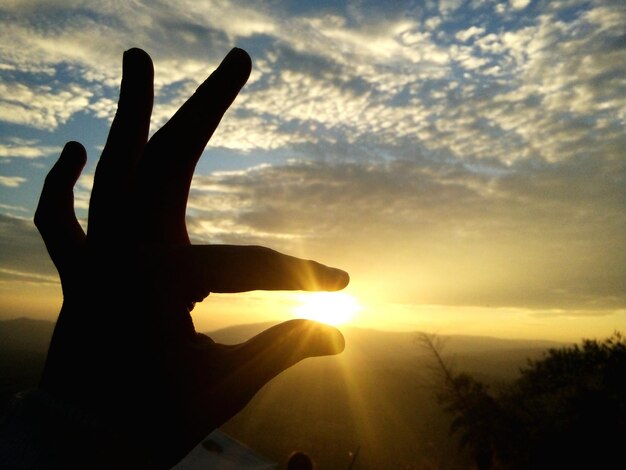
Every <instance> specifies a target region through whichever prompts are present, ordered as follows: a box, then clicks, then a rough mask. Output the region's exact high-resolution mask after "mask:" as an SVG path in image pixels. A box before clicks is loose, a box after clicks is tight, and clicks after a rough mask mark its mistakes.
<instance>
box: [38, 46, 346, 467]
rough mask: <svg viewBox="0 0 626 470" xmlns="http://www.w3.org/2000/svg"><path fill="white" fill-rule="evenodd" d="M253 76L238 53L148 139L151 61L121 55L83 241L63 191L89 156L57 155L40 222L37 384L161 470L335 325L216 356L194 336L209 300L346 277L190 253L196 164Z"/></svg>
mask: <svg viewBox="0 0 626 470" xmlns="http://www.w3.org/2000/svg"><path fill="white" fill-rule="evenodd" d="M249 73H250V61H249V57H248V56H247V54H246V53H245V52H243V51H241V50H237V49H235V50H233V51H231V53H230V54H229V55H228V56H227V58H226V59H225V60H224V61H223V63H222V64H221V65H220V67H219V68H218V69H217V70H216V71H215V72H214V73H213V74H212V75H211V76H210V77H209V78H208V79H207V81H206V82H205V83H204V84H203V85H202V86H201V87H200V88H199V89H198V91H197V92H196V93H195V94H194V96H193V97H192V98H190V99H189V101H188V102H187V103H186V104H185V105H184V106H183V107H182V108H181V109H180V110H179V111H178V112H177V113H176V115H175V116H174V117H173V118H172V119H171V120H170V121H169V122H168V123H167V124H166V125H165V126H164V127H163V128H162V129H160V130H159V131H158V132H157V133H156V134H155V135H154V136H153V137H152V138H151V139H150V140H149V141H148V130H149V122H150V115H151V110H152V99H153V92H152V77H153V70H152V62H151V60H150V58H149V56H148V55H147V54H145V53H144V52H143V51H140V50H137V49H135V50H131V51H128V52H127V53H126V54H125V58H124V76H123V80H122V87H121V94H120V102H119V105H118V112H117V115H116V117H115V120H114V122H113V124H112V127H111V131H110V134H109V138H108V140H107V144H106V146H105V149H104V151H103V154H102V156H101V159H100V161H99V163H98V168H97V170H96V175H95V181H94V189H93V192H92V197H91V202H90V208H89V231H88V233H87V235H85V234H84V232H83V230H82V228H81V227H80V225H79V224H78V222H77V220H76V217H75V215H74V209H73V195H72V188H73V185H74V183H75V182H76V180H77V178H78V176H79V174H80V172H81V170H82V167H83V166H84V164H85V160H86V155H85V150H84V148H83V147H82V146H81V145H80V144H77V143H74V142H73V143H69V144H68V145H66V147H65V149H64V151H63V153H62V155H61V158H60V159H59V161H58V162H57V164H56V165H55V166H54V167H53V169H52V170H51V171H50V173H49V175H48V177H47V179H46V184H45V185H44V189H43V192H42V196H41V199H40V203H39V206H38V209H37V213H36V216H35V222H36V225H37V227H38V228H39V230H40V232H41V234H42V236H43V238H44V241H45V243H46V246H47V248H48V251H49V253H50V256H51V258H52V260H53V261H54V263H55V265H56V266H57V269H58V271H59V274H60V276H61V283H62V286H63V293H64V303H63V307H62V310H61V314H60V316H59V320H58V323H57V327H56V329H55V334H54V337H53V341H52V344H51V347H50V351H49V354H48V359H47V362H46V368H45V371H44V375H43V378H42V383H41V387H42V388H43V389H45V390H46V391H48V392H49V393H51V394H52V395H53V396H56V397H58V398H60V399H63V400H66V401H68V402H69V403H71V404H73V405H75V406H77V407H79V408H81V409H84V410H86V411H87V412H89V413H92V414H93V415H94V416H96V417H97V418H98V419H100V420H102V421H103V422H104V423H105V425H107V426H114V425H115V424H114V423H117V424H118V425H119V423H124V424H123V429H122V430H121V431H119V432H120V434H121V438H122V439H128V440H130V439H132V440H133V441H134V442H135V443H138V445H137V447H138V448H140V449H142V450H143V451H149V452H150V453H151V454H152V455H153V458H154V461H153V462H152V463H153V464H154V466H155V467H163V468H167V467H169V466H171V465H172V464H174V463H175V462H176V461H178V460H179V459H180V458H181V457H183V456H184V455H185V454H186V453H187V452H188V451H189V450H190V449H191V448H192V447H193V446H194V445H195V444H196V443H197V442H198V441H199V440H200V439H202V437H204V436H205V435H206V434H207V433H208V432H210V431H211V430H212V429H214V428H215V427H217V426H219V425H221V424H222V423H224V422H225V421H226V420H228V419H229V418H230V417H232V416H233V415H234V414H236V413H237V412H238V411H239V410H240V409H241V408H243V406H245V404H246V403H248V401H249V400H250V399H251V398H252V397H253V396H254V394H255V393H256V392H257V391H258V390H259V389H260V388H261V387H262V386H263V385H264V384H265V383H267V382H268V381H269V380H271V379H272V378H273V377H274V376H276V375H277V374H279V373H280V372H281V371H283V370H284V369H286V368H288V367H290V366H291V365H293V364H295V363H296V362H298V361H300V360H302V359H304V358H305V357H310V356H317V355H325V354H335V353H338V352H340V351H341V350H342V349H343V338H342V337H341V334H340V333H339V332H338V331H337V330H335V329H334V328H330V327H327V326H323V325H320V324H316V323H312V322H307V321H300V320H296V321H291V322H285V323H283V324H281V325H278V326H276V327H273V328H270V329H269V330H266V331H265V332H263V333H261V334H260V335H258V336H257V337H255V338H253V339H251V340H249V341H248V342H246V343H243V344H240V345H236V346H225V345H220V344H216V343H214V342H213V341H212V340H211V339H210V338H208V337H207V336H205V335H202V334H199V333H197V332H196V331H195V329H194V326H193V322H192V320H191V316H190V314H189V311H190V309H191V308H192V305H193V302H197V301H200V300H202V299H203V298H204V297H206V296H207V295H208V294H209V293H210V292H243V291H248V290H254V289H265V290H277V289H306V290H313V289H315V290H319V289H322V290H335V289H340V288H343V287H344V286H345V285H346V284H347V282H348V278H347V275H346V273H344V272H343V271H340V270H337V269H333V268H328V267H326V266H323V265H320V264H318V263H315V262H313V261H307V260H300V259H297V258H293V257H290V256H286V255H282V254H280V253H278V252H275V251H273V250H269V249H267V248H262V247H250V246H247V247H242V246H225V245H224V246H220V245H209V246H193V245H191V244H190V243H189V238H188V236H187V231H186V226H185V207H186V202H187V197H188V193H189V187H190V184H191V178H192V176H193V171H194V168H195V165H196V162H197V160H198V159H199V157H200V155H201V154H202V151H203V149H204V147H205V145H206V143H207V142H208V140H209V138H210V137H211V135H212V134H213V132H214V130H215V128H216V127H217V125H218V124H219V121H220V119H221V117H222V115H223V114H224V112H225V111H226V109H227V108H228V107H229V106H230V104H231V103H232V101H233V100H234V99H235V97H236V95H237V93H238V92H239V90H240V88H241V87H242V86H243V84H244V83H245V81H246V80H247V77H248V75H249Z"/></svg>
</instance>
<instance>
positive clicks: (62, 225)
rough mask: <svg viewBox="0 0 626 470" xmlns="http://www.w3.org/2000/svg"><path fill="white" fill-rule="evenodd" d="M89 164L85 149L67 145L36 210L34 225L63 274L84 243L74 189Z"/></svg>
mask: <svg viewBox="0 0 626 470" xmlns="http://www.w3.org/2000/svg"><path fill="white" fill-rule="evenodd" d="M86 162H87V153H86V151H85V148H84V147H83V146H82V145H81V144H79V143H78V142H68V143H67V144H66V145H65V147H64V148H63V151H62V152H61V156H60V157H59V160H58V161H57V162H56V163H55V164H54V166H53V167H52V169H51V170H50V172H49V173H48V176H46V181H45V183H44V185H43V190H42V191H41V196H40V198H39V204H38V205H37V210H36V211H35V225H36V227H37V229H38V230H39V233H40V234H41V236H42V238H43V241H44V243H45V244H46V248H47V249H48V253H49V254H50V257H51V258H52V261H53V262H54V264H55V266H56V267H57V269H58V270H59V273H60V274H61V275H62V274H63V271H64V270H65V269H66V268H67V267H68V264H69V263H70V262H71V261H70V260H71V259H73V258H74V256H75V254H76V253H77V252H78V250H79V249H80V248H81V247H82V246H83V244H84V242H85V232H84V231H83V229H82V227H81V226H80V224H79V223H78V220H77V219H76V214H75V212H74V192H73V188H74V185H75V184H76V181H77V180H78V177H79V176H80V173H81V171H82V169H83V167H84V166H85V163H86Z"/></svg>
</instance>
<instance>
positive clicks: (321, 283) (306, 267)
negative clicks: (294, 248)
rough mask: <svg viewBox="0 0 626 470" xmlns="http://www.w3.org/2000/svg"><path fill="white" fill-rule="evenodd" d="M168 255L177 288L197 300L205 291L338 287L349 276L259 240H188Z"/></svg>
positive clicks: (169, 270)
mask: <svg viewBox="0 0 626 470" xmlns="http://www.w3.org/2000/svg"><path fill="white" fill-rule="evenodd" d="M166 256H167V258H166V260H165V263H166V264H169V266H168V268H169V269H168V270H167V271H168V272H169V273H170V274H171V276H172V278H173V281H172V282H175V283H176V285H177V286H179V288H180V290H181V291H184V292H180V293H181V294H183V295H185V296H187V297H188V298H192V299H199V300H201V299H202V298H204V297H206V295H208V293H209V292H216V293H236V292H248V291H252V290H270V291H273V290H305V291H336V290H341V289H343V288H344V287H346V286H347V285H348V283H349V282H350V277H349V275H348V273H347V272H345V271H343V270H341V269H337V268H333V267H330V266H326V265H323V264H321V263H318V262H317V261H313V260H306V259H301V258H296V257H294V256H289V255H285V254H283V253H279V252H278V251H274V250H272V249H270V248H265V247H261V246H238V245H189V246H181V247H176V248H172V249H171V250H170V251H169V253H168V254H167V255H166Z"/></svg>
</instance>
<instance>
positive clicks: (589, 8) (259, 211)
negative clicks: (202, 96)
mask: <svg viewBox="0 0 626 470" xmlns="http://www.w3.org/2000/svg"><path fill="white" fill-rule="evenodd" d="M235 45H236V46H239V47H242V48H244V49H246V50H247V51H248V52H249V53H250V55H251V56H252V59H253V73H252V76H251V79H250V81H249V82H248V85H247V86H246V87H245V88H244V90H243V92H242V93H241V95H240V96H239V98H238V99H237V101H236V102H235V104H234V106H233V108H232V109H231V110H230V111H229V112H228V114H227V116H226V117H225V119H224V120H223V122H222V125H221V126H220V128H219V130H218V132H217V133H216V134H215V136H214V138H213V140H212V141H211V143H210V145H209V147H208V148H207V150H206V152H205V155H204V157H203V159H202V161H201V162H200V164H199V165H198V168H197V171H196V177H195V180H194V183H193V190H192V193H191V197H190V201H189V205H188V226H189V229H190V233H191V235H192V238H193V240H194V242H197V243H218V242H219V243H243V244H250V243H254V244H263V245H267V246H270V247H273V248H276V249H279V250H281V251H284V252H288V253H291V254H295V255H300V256H305V257H309V258H315V259H319V260H320V261H322V262H325V263H327V264H331V265H335V266H339V267H342V268H344V269H346V270H347V271H349V272H350V274H351V277H352V282H351V286H350V287H349V288H348V290H347V292H348V293H349V294H350V295H352V296H354V297H355V298H356V299H357V300H358V302H359V303H360V305H361V307H362V309H361V311H360V312H359V313H358V314H357V316H356V317H355V319H354V322H355V324H358V325H361V326H367V327H376V328H384V329H409V328H410V329H429V330H434V331H438V332H440V333H470V334H489V335H495V336H508V337H542V338H553V339H566V340H578V339H580V338H581V337H583V336H586V337H591V336H606V335H609V334H610V333H612V332H613V330H615V329H619V330H621V331H625V330H626V236H625V234H626V190H625V189H626V181H625V180H626V159H625V149H626V137H625V135H626V134H625V132H624V125H625V120H626V4H624V2H623V1H619V0H616V1H608V0H606V1H600V0H598V1H577V0H571V1H547V0H546V1H537V0H532V1H529V0H511V1H509V2H506V1H491V0H471V1H461V0H448V1H440V2H435V1H430V2H429V1H419V2H409V1H394V2H381V1H358V0H347V1H343V2H341V1H327V0H322V1H307V2H297V1H294V0H291V1H288V0H284V1H283V0H267V1H260V0H259V1H246V2H243V1H241V2H238V1H234V0H214V1H202V2H198V1H192V0H186V1H185V0H181V1H171V0H170V1H167V2H166V1H162V0H150V1H148V0H143V1H142V0H136V1H132V2H116V1H111V0H100V1H97V2H95V1H93V2H89V1H73V0H63V1H61V0H48V1H41V2H40V1H35V0H3V2H2V3H1V5H0V195H1V198H0V297H1V298H0V318H10V317H15V316H24V315H27V316H33V317H38V318H50V319H53V318H55V315H56V313H57V312H58V307H59V304H60V298H61V297H60V287H59V285H58V282H57V278H56V273H55V270H54V267H53V266H52V264H51V263H50V262H49V261H48V259H47V256H46V253H45V249H44V247H43V244H42V242H41V241H40V239H39V236H38V234H37V233H36V231H35V229H34V227H33V224H32V216H33V213H34V208H35V205H36V201H37V198H38V195H39V191H40V188H41V185H42V182H43V178H44V177H45V174H46V172H47V170H48V169H49V168H50V167H51V165H52V164H53V162H54V161H55V159H56V158H57V156H58V154H59V151H60V149H61V147H62V146H63V144H64V143H65V142H66V141H67V140H79V141H81V142H82V143H83V144H84V145H85V146H86V148H87V150H88V153H89V163H88V165H87V167H86V169H85V172H84V175H83V176H82V177H81V179H80V180H79V183H78V185H77V188H76V190H75V196H76V200H77V207H78V212H79V216H81V217H82V218H84V217H85V215H86V207H87V204H88V200H89V191H90V187H91V181H92V177H93V171H94V167H95V163H96V161H97V158H98V155H99V153H100V151H101V149H102V146H103V144H104V141H105V139H106V135H107V131H108V126H109V124H110V122H111V119H112V117H113V115H114V112H115V107H116V100H117V93H118V89H119V82H120V77H121V59H122V53H123V51H124V50H126V49H128V48H130V47H135V46H136V47H141V48H143V49H145V50H146V51H147V52H149V53H150V55H151V56H152V57H153V60H154V63H155V86H156V90H155V93H156V97H157V98H156V104H155V112H154V115H153V130H155V129H157V128H158V127H159V126H160V125H162V124H163V123H164V122H165V121H166V120H167V119H168V118H169V117H170V116H171V115H172V114H173V112H174V111H175V110H176V109H177V108H178V107H179V106H180V104H182V102H184V100H185V99H186V98H187V97H188V96H189V95H190V94H191V93H192V92H193V90H194V89H195V88H196V87H197V86H198V84H199V83H200V82H202V81H203V79H204V78H205V77H206V76H207V74H208V73H210V71H211V70H212V69H213V68H214V67H215V66H216V65H217V64H218V63H219V61H220V60H221V58H222V57H223V56H224V55H225V54H226V53H227V52H228V51H229V50H230V48H231V47H233V46H235ZM299 299H301V298H300V297H297V296H290V295H286V294H285V295H283V294H280V293H274V294H259V293H252V294H249V295H244V296H240V297H235V296H221V297H220V296H211V297H210V298H209V299H207V300H206V301H205V302H204V303H203V304H202V305H200V306H198V307H197V308H196V311H195V313H194V316H195V319H196V322H197V323H198V324H199V326H200V328H211V327H218V326H223V325H226V324H233V323H239V322H250V321H264V320H268V319H274V318H276V319H284V318H288V317H290V316H291V315H293V308H294V306H295V305H296V304H297V303H298V302H299V301H300V300H299Z"/></svg>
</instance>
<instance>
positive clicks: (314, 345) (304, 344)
mask: <svg viewBox="0 0 626 470" xmlns="http://www.w3.org/2000/svg"><path fill="white" fill-rule="evenodd" d="M286 323H287V324H289V323H292V327H293V333H295V337H297V338H298V340H297V344H298V348H297V349H296V350H298V352H299V353H301V354H302V356H303V357H302V359H303V358H306V357H317V356H334V355H336V354H340V353H341V352H343V350H344V349H345V347H346V341H345V338H344V337H343V334H342V333H341V331H339V330H338V329H337V328H336V327H334V326H331V325H328V324H326V323H320V322H316V321H313V320H291V321H290V322H286Z"/></svg>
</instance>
